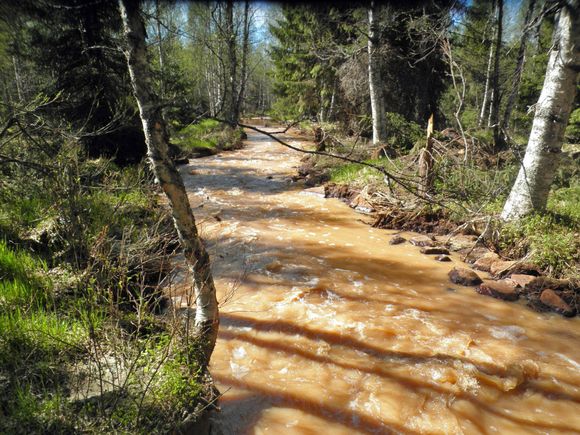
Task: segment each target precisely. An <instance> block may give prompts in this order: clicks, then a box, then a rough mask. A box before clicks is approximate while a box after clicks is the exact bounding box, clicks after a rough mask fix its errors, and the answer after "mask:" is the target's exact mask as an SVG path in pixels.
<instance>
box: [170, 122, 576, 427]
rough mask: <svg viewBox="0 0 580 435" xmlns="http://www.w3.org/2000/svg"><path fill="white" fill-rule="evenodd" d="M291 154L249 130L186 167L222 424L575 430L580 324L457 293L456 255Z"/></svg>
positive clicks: (468, 292) (467, 291) (459, 290)
mask: <svg viewBox="0 0 580 435" xmlns="http://www.w3.org/2000/svg"><path fill="white" fill-rule="evenodd" d="M287 139H289V140H291V138H288V137H287ZM294 143H297V142H296V141H295V142H294ZM301 157H302V155H300V154H299V153H296V152H294V151H291V150H289V149H287V148H284V147H282V146H280V145H278V144H276V143H275V142H272V141H271V140H270V139H269V138H268V137H266V136H264V135H260V134H258V133H254V132H248V140H247V141H246V142H245V146H244V148H243V149H241V150H238V151H234V152H229V153H224V154H221V155H216V156H212V157H207V158H203V159H197V160H191V161H190V164H189V165H186V166H183V167H182V169H181V173H182V174H183V177H184V181H185V184H186V188H187V189H188V191H189V193H190V199H191V202H192V206H193V207H194V213H195V214H196V217H197V219H198V222H199V224H200V227H201V232H202V235H203V237H204V239H205V240H206V242H207V246H208V249H209V251H210V253H211V256H212V260H213V270H214V276H215V280H216V285H217V287H218V291H219V299H220V305H221V326H220V333H219V338H218V342H217V346H216V349H215V352H214V354H213V357H212V363H211V372H212V374H213V376H214V379H215V380H216V382H217V385H218V388H219V389H220V391H221V392H222V393H225V394H224V396H223V397H222V399H221V408H222V412H221V413H220V414H219V420H220V423H219V427H220V431H221V432H222V433H225V434H244V433H250V434H266V433H270V434H353V433H447V434H455V433H466V434H471V433H477V434H478V433H486V434H487V433H498V434H512V433H517V434H519V433H542V434H543V433H550V434H556V433H580V345H579V344H580V319H579V318H574V319H564V318H561V317H559V316H556V315H551V314H540V313H536V312H534V311H531V310H530V309H528V308H526V307H525V306H523V305H522V304H518V303H506V302H502V301H498V300H495V299H492V298H489V297H485V296H481V295H478V294H476V293H475V292H474V290H473V289H472V288H459V287H457V286H453V285H452V284H451V283H450V282H449V281H448V278H447V272H448V271H449V270H450V269H451V268H452V267H453V264H454V263H457V262H459V260H458V259H457V258H454V259H453V263H438V262H436V261H434V260H433V259H432V258H431V257H427V256H425V255H422V254H420V253H419V251H418V249H417V248H415V247H413V246H411V245H408V244H404V245H398V246H391V245H389V243H388V242H389V240H390V238H391V237H392V233H393V232H392V231H386V230H378V229H373V228H371V227H370V226H368V225H366V224H365V223H363V222H361V221H360V219H361V218H363V217H364V216H363V215H360V214H357V213H356V212H355V211H353V210H351V209H350V208H349V207H348V206H347V205H345V204H343V203H341V202H340V201H339V200H336V199H324V198H322V197H320V196H316V195H313V194H311V193H309V192H307V191H304V188H303V187H300V186H298V185H297V184H298V183H291V182H290V178H291V176H292V175H293V174H295V168H296V167H297V166H298V165H299V160H300V158H301Z"/></svg>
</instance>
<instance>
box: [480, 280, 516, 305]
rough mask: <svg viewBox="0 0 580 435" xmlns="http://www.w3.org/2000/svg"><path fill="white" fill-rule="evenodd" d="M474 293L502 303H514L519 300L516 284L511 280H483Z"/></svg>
mask: <svg viewBox="0 0 580 435" xmlns="http://www.w3.org/2000/svg"><path fill="white" fill-rule="evenodd" d="M476 291H477V293H479V294H480V295H485V296H491V297H492V298H496V299H502V300H504V301H515V300H517V299H518V298H519V294H518V289H517V284H516V283H514V282H513V281H511V280H501V281H492V280H485V281H484V282H483V283H482V284H481V285H480V286H479V287H477V289H476Z"/></svg>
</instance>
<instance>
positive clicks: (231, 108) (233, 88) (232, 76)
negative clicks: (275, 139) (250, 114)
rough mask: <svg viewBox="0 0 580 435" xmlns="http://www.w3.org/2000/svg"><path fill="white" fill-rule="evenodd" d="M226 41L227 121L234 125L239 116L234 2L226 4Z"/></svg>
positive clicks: (231, 0)
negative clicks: (227, 74) (237, 110)
mask: <svg viewBox="0 0 580 435" xmlns="http://www.w3.org/2000/svg"><path fill="white" fill-rule="evenodd" d="M226 40H227V46H228V68H229V70H228V73H229V77H228V79H229V85H230V89H229V101H228V102H227V106H228V111H227V115H226V116H227V120H228V121H229V122H230V123H232V124H235V123H236V122H238V118H239V114H238V113H236V109H237V102H238V98H237V95H238V91H237V90H238V84H237V74H238V71H237V68H238V59H237V55H236V31H235V27H234V2H233V0H228V1H227V2H226Z"/></svg>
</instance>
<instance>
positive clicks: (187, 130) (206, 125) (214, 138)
mask: <svg viewBox="0 0 580 435" xmlns="http://www.w3.org/2000/svg"><path fill="white" fill-rule="evenodd" d="M242 132H243V130H242V129H240V128H235V129H234V128H231V127H229V126H227V125H224V124H222V123H220V122H218V121H215V120H213V119H205V120H203V121H200V122H199V123H197V124H190V125H188V126H187V127H184V128H182V129H181V130H179V131H178V132H176V133H175V134H174V135H173V136H172V142H173V143H174V144H175V145H177V146H178V147H179V148H181V150H182V151H183V152H184V153H185V155H186V156H187V155H190V154H196V153H199V152H200V151H206V152H208V153H210V154H213V153H217V152H219V151H221V150H229V149H233V148H234V147H235V146H236V145H237V144H238V143H240V141H241V137H242Z"/></svg>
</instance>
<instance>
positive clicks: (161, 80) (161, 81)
mask: <svg viewBox="0 0 580 435" xmlns="http://www.w3.org/2000/svg"><path fill="white" fill-rule="evenodd" d="M155 23H156V25H157V55H158V56H159V90H160V95H161V98H163V97H164V96H165V83H164V81H165V76H164V71H165V65H164V61H163V48H162V47H161V18H160V11H159V0H155Z"/></svg>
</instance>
